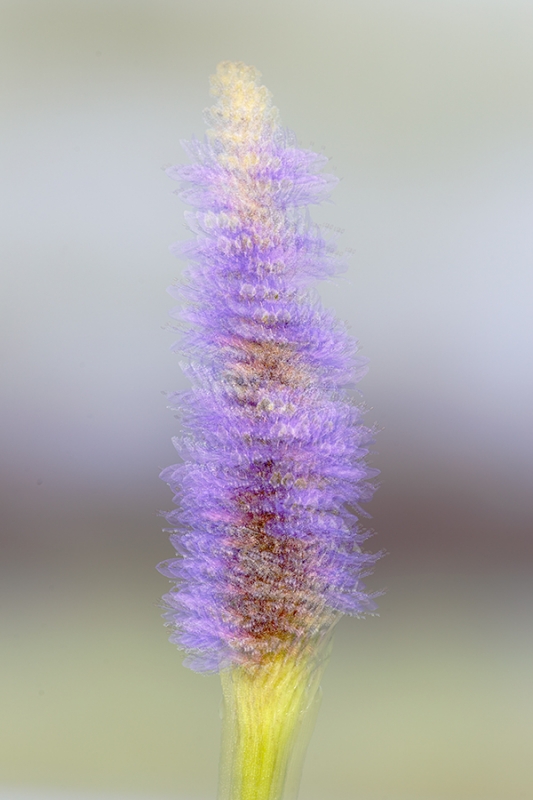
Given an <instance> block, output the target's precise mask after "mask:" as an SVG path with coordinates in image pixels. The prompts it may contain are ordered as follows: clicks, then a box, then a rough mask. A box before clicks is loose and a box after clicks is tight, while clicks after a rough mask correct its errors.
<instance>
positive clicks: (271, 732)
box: [219, 648, 326, 800]
mask: <svg viewBox="0 0 533 800" xmlns="http://www.w3.org/2000/svg"><path fill="white" fill-rule="evenodd" d="M320 650H321V651H322V658H320V659H317V655H316V653H315V655H314V657H310V656H309V655H307V654H302V653H300V654H299V655H297V656H293V655H289V654H283V655H282V656H277V657H276V658H274V659H272V660H271V661H269V662H268V663H266V664H262V665H260V666H257V667H255V668H253V669H247V668H244V667H234V668H232V669H229V670H226V671H225V672H223V673H222V674H221V678H222V690H223V694H224V730H223V741H222V762H221V774H220V793H219V800H282V798H283V799H285V798H287V792H290V793H291V794H292V795H293V796H295V792H296V791H297V788H298V782H299V772H300V769H299V768H300V767H301V762H302V761H303V755H304V752H305V748H306V746H307V741H308V739H309V736H310V734H311V730H312V726H313V722H314V717H315V713H316V710H317V707H318V700H319V685H320V679H321V676H322V673H323V669H324V666H325V663H326V658H325V655H324V649H323V648H320ZM313 712H315V713H313Z"/></svg>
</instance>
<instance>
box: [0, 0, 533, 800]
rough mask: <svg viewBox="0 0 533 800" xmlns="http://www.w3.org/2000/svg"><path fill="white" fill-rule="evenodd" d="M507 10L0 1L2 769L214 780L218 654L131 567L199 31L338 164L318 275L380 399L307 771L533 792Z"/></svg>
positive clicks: (47, 777)
mask: <svg viewBox="0 0 533 800" xmlns="http://www.w3.org/2000/svg"><path fill="white" fill-rule="evenodd" d="M532 41H533V4H532V3H531V2H516V1H514V0H500V1H499V2H496V0H494V1H493V2H491V1H490V0H486V1H484V2H482V0H479V2H474V0H460V1H459V0H457V2H454V1H453V0H446V1H445V0H441V2H438V1H437V0H434V1H433V0H420V1H419V2H415V1H414V0H405V2H404V1H403V0H397V1H396V2H392V1H391V2H381V1H380V0H361V1H359V0H351V1H349V0H346V1H345V2H343V0H307V1H304V0H284V2H281V1H280V0H268V1H267V0H260V1H259V2H253V0H247V1H246V2H244V0H243V2H233V1H232V0H228V2H223V0H212V1H211V2H207V0H173V1H172V2H171V1H170V0H167V1H166V2H165V0H128V1H127V2H126V0H123V1H121V0H108V2H99V1H98V0H94V1H92V0H91V2H89V0H86V2H82V1H78V0H70V2H67V0H64V1H63V2H52V0H42V2H27V1H26V0H16V2H15V1H14V0H13V2H8V1H7V0H4V2H1V3H0V75H1V86H2V88H1V92H2V94H1V98H0V103H1V105H0V108H1V114H2V127H1V146H2V153H1V162H0V170H1V178H0V180H1V187H2V204H3V205H2V211H1V219H2V228H3V237H2V262H1V263H2V266H1V269H2V286H3V292H2V304H3V308H2V313H1V318H0V324H1V326H2V330H3V336H2V355H3V359H2V382H1V394H2V412H1V413H2V423H3V424H2V434H1V437H2V438H1V443H0V445H1V459H2V492H3V499H2V552H3V555H2V584H1V591H2V608H1V620H0V623H1V632H2V655H1V662H0V663H1V667H0V669H1V670H2V673H3V676H2V681H1V685H0V693H1V699H0V709H1V711H0V786H2V787H4V788H3V791H4V793H5V797H6V798H9V800H11V798H15V797H17V798H18V797H19V795H20V797H24V798H26V797H31V798H32V800H33V798H34V797H38V796H39V791H40V790H42V791H43V792H45V791H46V792H47V794H45V795H43V797H46V798H47V800H48V798H53V799H54V800H55V798H56V797H57V798H60V797H61V798H63V797H67V796H68V797H70V798H74V797H76V793H77V792H91V794H90V795H89V794H82V795H81V796H82V797H89V796H90V797H91V798H93V797H100V796H101V797H102V798H104V797H105V798H106V800H107V797H112V796H115V795H116V796H117V797H120V798H123V797H126V796H128V797H130V796H131V797H150V798H152V800H155V799H156V798H159V797H160V798H177V797H178V796H179V797H187V798H190V799H191V800H202V799H204V800H207V799H208V798H214V796H215V791H216V769H217V752H218V737H219V725H220V721H219V689H218V681H217V678H216V677H211V678H205V677H202V676H198V675H195V674H193V673H191V672H189V671H187V670H185V669H184V668H183V667H182V666H181V665H180V661H181V657H180V655H179V653H178V652H177V651H176V650H175V649H174V648H173V647H171V646H170V645H169V644H168V643H167V640H166V631H165V629H164V628H163V626H162V623H161V621H160V618H159V609H158V606H157V604H158V602H159V597H160V595H161V594H162V593H163V592H164V591H165V590H166V587H167V582H166V581H165V579H163V578H162V577H161V576H159V575H158V574H157V573H156V572H155V569H154V565H155V564H156V563H157V562H158V561H160V560H162V559H164V558H167V557H168V556H169V555H170V554H171V549H170V546H169V545H168V543H167V541H166V537H165V535H164V534H161V533H160V528H161V522H160V520H159V519H158V518H157V517H156V515H155V511H156V510H157V509H158V508H166V509H168V508H170V506H171V498H170V493H169V491H168V489H167V488H166V487H165V486H164V485H163V484H161V485H160V482H159V481H158V479H157V475H158V471H159V469H160V468H161V467H163V466H165V465H167V464H168V463H172V462H173V460H174V452H173V449H172V446H171V444H170V437H171V435H172V434H173V433H175V431H176V421H175V420H174V418H173V416H172V414H171V412H169V411H167V410H166V409H165V399H164V398H163V397H162V395H161V392H162V391H165V390H169V389H174V388H179V387H180V386H182V385H183V379H182V377H181V375H180V372H179V368H178V360H177V358H176V357H175V356H173V355H171V354H170V352H169V349H168V348H169V345H170V344H171V342H172V335H171V334H170V333H169V332H166V331H164V330H162V329H161V328H162V326H165V324H166V320H167V314H168V310H169V308H170V307H171V305H172V300H171V299H170V298H169V297H168V295H166V294H165V291H164V290H165V287H166V286H167V285H168V284H169V283H170V282H171V281H172V279H173V278H174V277H175V276H176V275H178V274H179V272H180V269H181V265H180V263H179V262H177V261H175V260H174V259H173V258H172V256H171V255H170V254H169V253H168V249H167V247H168V245H169V244H170V243H171V242H172V241H174V240H176V239H178V238H180V237H182V236H185V235H186V233H185V231H184V229H183V224H182V214H183V210H184V208H183V206H182V205H181V203H180V201H179V200H178V199H177V198H176V197H175V196H173V195H172V194H171V192H172V190H173V189H174V188H175V184H172V183H171V182H170V181H169V180H168V179H167V178H166V177H165V175H164V173H163V172H162V171H161V168H162V167H164V166H165V165H167V164H169V163H177V162H182V161H183V160H184V155H183V154H182V151H181V149H180V146H179V140H180V139H184V138H185V139H187V138H190V137H191V135H193V134H196V135H199V136H201V135H202V134H203V130H204V125H203V121H202V110H203V109H204V108H205V107H206V106H207V105H208V104H209V103H210V99H209V96H208V77H209V75H210V74H211V73H212V72H213V71H214V68H215V66H216V64H217V62H218V61H220V60H224V59H231V60H239V59H240V60H243V61H245V62H248V63H252V64H254V65H255V66H257V67H258V68H259V69H260V70H261V72H262V73H263V78H264V81H265V83H266V85H267V86H268V87H269V88H270V90H271V91H272V92H273V95H274V100H275V103H276V105H277V106H278V107H279V109H280V111H281V115H282V119H283V121H284V123H285V124H286V125H287V126H289V127H290V128H292V129H293V130H294V131H295V132H296V134H297V136H298V138H299V141H300V143H301V144H302V145H304V146H312V147H314V148H315V149H319V150H320V149H324V151H325V153H326V154H327V155H328V156H331V157H332V161H331V168H332V169H333V170H334V171H335V172H336V174H337V175H338V176H339V177H341V178H342V181H341V183H340V185H339V186H338V188H337V189H336V190H335V193H334V197H333V200H334V202H333V204H330V205H327V206H325V207H324V208H322V209H320V210H318V211H317V213H316V214H315V219H317V220H320V221H322V222H325V223H326V224H328V225H330V226H334V227H336V228H340V229H342V230H343V233H342V234H340V235H339V246H340V247H341V249H343V250H345V251H347V252H348V255H350V260H349V270H348V272H347V274H346V275H344V276H343V277H342V278H339V279H338V280H335V281H333V282H331V283H329V284H327V285H325V286H323V287H322V294H323V296H324V299H325V302H327V303H328V304H329V305H332V306H334V307H335V308H336V309H337V311H338V313H339V314H340V315H341V316H342V317H344V318H345V319H346V320H348V321H349V323H350V325H351V327H352V329H353V331H354V334H356V335H357V336H358V337H359V339H360V341H361V344H362V352H363V354H364V355H366V356H368V357H369V358H370V359H371V371H370V373H369V375H368V377H366V378H365V380H364V381H363V383H362V385H361V388H362V390H363V392H364V395H365V399H366V401H367V403H368V405H369V407H370V411H369V416H368V418H369V419H371V420H372V421H377V422H378V423H379V424H380V425H381V426H382V428H383V430H382V432H381V433H380V436H379V441H378V444H377V448H376V449H377V450H378V453H377V455H375V456H374V457H373V462H374V464H375V465H376V466H378V467H379V468H380V469H381V470H382V473H383V475H382V477H383V485H382V487H381V489H380V491H379V492H378V494H377V495H376V497H375V500H374V501H373V504H372V509H371V510H372V514H373V521H372V524H373V526H374V527H375V528H376V530H377V531H378V535H377V536H376V539H375V540H374V542H375V545H376V547H379V546H382V547H385V548H386V549H387V550H388V551H389V553H390V554H389V556H388V557H387V559H385V560H384V561H383V562H382V564H381V565H380V566H379V568H378V569H377V572H376V576H375V578H374V579H373V580H372V586H373V587H375V588H381V587H386V588H387V594H386V595H385V597H384V598H383V599H382V600H381V603H380V611H381V616H380V617H376V618H372V619H369V620H367V621H364V622H359V621H353V620H345V621H343V623H342V624H341V626H340V629H339V631H338V634H337V638H336V644H335V651H334V655H333V657H332V662H331V664H330V667H329V670H328V672H327V674H326V678H325V681H324V701H323V706H322V709H321V712H320V716H319V719H318V724H317V728H316V732H315V735H314V738H313V740H312V742H311V746H310V750H309V755H308V759H307V763H306V769H305V773H304V779H303V784H302V791H301V798H302V800H518V799H519V798H528V797H531V796H533V774H532V771H531V766H530V760H531V751H532V749H533V716H532V712H533V692H532V690H533V679H532V677H531V676H532V668H533V642H532V633H533V631H532V628H533V626H532V623H531V619H532V610H533V608H532V606H533V588H532V582H531V572H532V566H533V502H532V478H533V455H532V452H533V450H532V445H533V425H532V412H531V409H532V404H533V379H532V364H531V361H532V358H531V353H532V351H533V313H532V312H531V308H532V306H533V300H532V288H533V279H532V253H533V227H532V219H531V215H532V211H533V183H532V178H533V138H532V134H533V47H532ZM16 792H18V793H19V794H16ZM61 792H63V793H61ZM98 793H100V794H98ZM113 793H115V795H114V794H113ZM0 796H1V797H2V798H3V797H4V795H2V794H0Z"/></svg>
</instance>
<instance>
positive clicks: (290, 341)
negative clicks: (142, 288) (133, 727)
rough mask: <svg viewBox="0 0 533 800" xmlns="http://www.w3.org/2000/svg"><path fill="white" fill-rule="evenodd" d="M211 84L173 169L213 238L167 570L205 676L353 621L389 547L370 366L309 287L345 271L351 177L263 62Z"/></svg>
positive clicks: (171, 470)
mask: <svg viewBox="0 0 533 800" xmlns="http://www.w3.org/2000/svg"><path fill="white" fill-rule="evenodd" d="M211 90H212V94H213V95H214V96H215V97H216V98H217V104H216V105H215V106H214V107H213V108H211V109H210V110H209V111H208V112H207V120H208V125H209V130H208V132H207V138H206V139H205V141H203V142H199V141H192V142H191V143H189V144H188V145H187V150H188V152H189V154H190V156H191V159H192V163H191V164H189V165H187V166H182V167H171V168H170V169H169V170H167V173H168V174H169V175H170V177H172V178H175V179H177V180H179V181H180V182H181V183H182V184H183V186H184V189H183V193H182V195H181V197H182V198H183V199H184V200H185V201H186V202H187V203H189V204H190V205H191V206H193V208H194V210H193V211H192V212H190V213H188V214H187V220H188V223H189V227H190V229H191V230H192V231H193V232H194V233H195V234H196V238H195V239H193V240H191V241H189V242H187V243H186V244H185V245H181V246H180V248H179V250H180V252H181V254H182V255H185V256H186V257H187V258H188V259H189V267H188V270H187V272H186V276H185V280H184V282H183V285H182V286H180V287H172V288H171V290H170V291H171V293H172V294H176V296H177V297H179V299H180V300H181V301H182V303H183V301H184V300H185V303H184V308H180V310H179V311H177V312H176V316H178V318H179V319H180V320H182V321H184V322H185V323H186V324H185V325H184V326H183V327H184V333H183V335H182V338H181V340H180V343H179V348H180V350H181V351H182V352H184V353H185V355H186V357H187V363H186V364H185V371H186V373H187V375H188V377H189V378H190V380H191V383H192V388H191V389H190V390H189V391H187V392H185V393H180V394H178V395H175V396H173V398H172V401H173V403H174V404H175V405H176V407H177V408H178V409H179V410H180V412H181V413H182V416H183V431H184V432H183V435H182V436H181V438H179V439H176V440H175V445H176V447H177V449H178V451H179V453H180V455H181V456H182V459H183V461H182V463H180V464H178V465H174V466H171V467H168V468H167V469H165V470H163V472H162V473H161V477H162V479H163V480H165V481H166V482H167V483H168V484H169V485H170V487H171V488H172V489H173V491H174V492H175V495H176V496H175V502H176V504H177V506H178V508H177V509H176V510H174V511H172V512H170V513H168V514H167V515H166V517H167V520H168V522H169V523H170V525H171V526H172V527H171V534H172V535H171V541H172V542H173V544H174V546H175V548H176V550H177V553H178V556H179V557H178V558H175V559H171V560H169V561H167V562H165V563H163V564H162V565H160V567H159V569H160V571H161V572H163V574H165V575H167V576H168V577H170V578H171V579H173V581H174V582H175V583H176V585H175V588H173V589H172V590H171V591H170V592H169V593H168V594H167V595H166V596H165V598H164V600H165V603H166V607H167V609H168V610H167V612H166V614H165V617H166V619H167V621H168V623H169V624H171V625H172V626H173V627H174V633H173V635H172V640H173V641H174V642H175V643H176V644H178V645H179V646H180V647H182V648H184V649H185V650H186V651H187V652H188V660H187V662H186V663H188V665H189V666H190V667H192V668H193V669H196V670H199V671H216V670H220V669H224V668H226V667H230V666H240V667H245V668H253V667H254V666H256V665H261V664H264V663H266V662H268V661H269V660H272V659H275V658H277V657H280V656H284V655H286V654H290V653H292V654H297V653H298V652H299V651H301V650H304V649H306V648H308V647H309V646H310V644H312V643H313V642H315V641H316V640H317V639H321V638H323V636H324V634H325V633H326V632H327V631H329V630H330V629H331V627H332V626H333V624H334V623H335V622H336V620H337V619H338V618H339V616H340V614H341V613H348V614H355V615H361V614H363V613H365V612H367V611H369V610H372V609H373V608H374V603H373V600H372V598H371V597H370V596H369V595H368V594H365V591H364V586H363V584H362V582H361V578H362V577H364V575H365V574H368V572H369V571H370V570H371V568H372V566H373V564H374V562H375V560H376V559H377V557H378V556H377V555H371V554H368V553H364V552H363V551H362V550H361V547H360V545H361V543H362V542H363V541H364V539H365V538H366V534H365V533H364V532H363V531H361V530H360V528H359V525H358V515H360V513H361V509H360V503H362V502H365V501H367V500H369V499H370V497H371V495H372V491H373V487H372V485H371V483H369V478H372V477H373V476H374V475H375V474H377V473H376V471H375V470H371V469H370V468H369V467H368V466H367V465H366V464H365V462H364V457H365V456H366V454H367V452H368V445H369V443H370V442H371V439H372V431H371V430H369V428H368V427H366V426H365V425H363V424H362V421H361V418H362V412H361V409H360V408H359V407H358V406H357V405H356V404H355V403H354V401H353V399H352V397H351V396H350V395H349V394H348V392H347V389H348V388H349V383H350V382H352V383H353V381H354V380H357V379H358V378H359V377H361V375H362V373H363V372H364V369H363V368H362V367H363V360H362V359H358V358H356V357H355V353H356V343H355V342H354V341H353V340H351V339H350V338H349V337H348V336H347V333H346V331H345V329H344V327H343V326H342V325H341V324H340V323H339V322H337V321H336V320H335V319H334V317H333V315H332V314H331V313H330V312H329V311H326V310H325V309H324V308H322V306H321V305H320V303H319V301H318V300H317V299H316V297H314V296H313V295H312V294H311V293H310V289H309V285H310V283H311V282H312V281H313V280H314V279H317V278H324V277H326V276H327V275H330V274H332V273H333V272H334V271H335V270H336V269H337V266H338V261H337V259H336V257H335V254H334V247H333V246H332V245H331V244H329V243H327V242H326V241H325V240H324V238H323V237H322V236H321V234H320V231H319V230H318V229H317V227H316V226H314V225H312V224H311V222H310V219H309V215H308V211H307V206H308V205H309V204H315V203H318V202H320V201H321V200H322V199H323V198H325V197H326V196H327V195H328V193H329V190H330V189H331V188H332V186H333V185H334V184H335V182H336V181H335V179H334V178H332V177H331V176H329V175H322V174H321V172H320V171H321V169H322V168H323V166H324V164H325V163H326V159H325V158H324V157H322V156H319V155H317V154H316V153H313V152H311V151H309V150H304V149H300V148H298V147H297V146H296V143H295V141H294V138H293V136H292V135H290V134H289V133H288V132H287V131H286V130H284V129H283V128H282V127H281V126H280V124H279V121H278V113H277V110H276V109H275V108H273V107H272V105H271V99H270V93H269V92H268V90H267V89H266V88H265V87H264V86H261V85H259V73H258V72H257V71H256V70H255V69H253V68H251V67H247V66H245V65H244V64H241V63H230V62H224V63H222V64H220V65H219V67H218V69H217V73H216V75H215V76H214V77H213V79H212V89H211Z"/></svg>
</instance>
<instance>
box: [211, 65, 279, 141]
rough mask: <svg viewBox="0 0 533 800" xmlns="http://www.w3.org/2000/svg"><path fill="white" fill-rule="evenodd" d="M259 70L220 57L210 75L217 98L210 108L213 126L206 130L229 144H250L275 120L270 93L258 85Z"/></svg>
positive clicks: (273, 123) (274, 124)
mask: <svg viewBox="0 0 533 800" xmlns="http://www.w3.org/2000/svg"><path fill="white" fill-rule="evenodd" d="M260 78H261V73H260V72H259V70H257V69H256V68H255V67H251V66H248V65H247V64H243V63H242V61H222V62H221V63H220V64H219V65H218V67H217V70H216V73H215V74H214V75H213V76H212V77H211V81H210V82H211V94H212V95H213V96H214V97H216V98H217V99H218V102H217V104H216V105H215V106H213V107H212V108H211V109H210V118H211V121H212V122H213V123H214V127H213V128H212V129H211V130H210V131H209V134H210V135H214V136H216V137H217V138H219V139H222V140H223V141H224V143H225V144H226V145H228V146H229V147H231V146H232V145H234V146H239V145H242V144H244V145H246V144H249V145H253V144H254V143H256V142H257V141H258V139H259V138H260V137H261V135H262V134H263V133H264V130H265V126H267V127H268V128H270V129H272V128H274V127H275V126H276V124H277V121H278V111H277V109H276V108H274V107H273V106H272V95H271V94H270V92H269V91H268V89H267V88H266V86H261V85H260V82H259V81H260Z"/></svg>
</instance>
